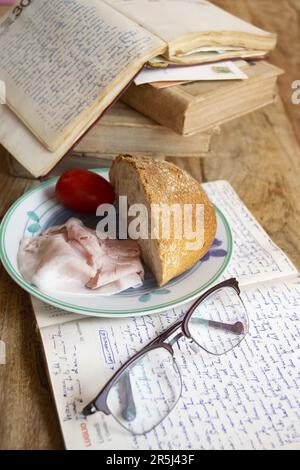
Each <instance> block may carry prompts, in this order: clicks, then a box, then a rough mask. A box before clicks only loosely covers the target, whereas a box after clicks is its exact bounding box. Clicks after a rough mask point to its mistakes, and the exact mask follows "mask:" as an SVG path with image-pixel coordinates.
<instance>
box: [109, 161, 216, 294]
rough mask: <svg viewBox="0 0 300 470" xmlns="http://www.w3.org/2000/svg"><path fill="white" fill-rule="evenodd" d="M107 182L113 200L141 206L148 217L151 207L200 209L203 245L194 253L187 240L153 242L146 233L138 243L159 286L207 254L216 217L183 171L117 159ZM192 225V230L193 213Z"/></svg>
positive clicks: (207, 200) (210, 205)
mask: <svg viewBox="0 0 300 470" xmlns="http://www.w3.org/2000/svg"><path fill="white" fill-rule="evenodd" d="M110 181H111V183H112V186H113V188H114V191H115V193H116V195H117V196H127V198H128V204H129V206H131V205H132V204H136V203H140V204H144V205H145V206H146V207H147V210H148V213H151V205H152V204H165V205H168V206H171V205H174V204H179V205H180V207H182V208H183V207H184V206H185V205H186V204H190V205H193V207H196V205H198V204H202V205H203V208H204V223H203V226H204V232H203V234H204V237H203V242H204V243H201V245H200V246H199V248H198V249H191V248H190V246H191V245H190V242H191V240H188V239H187V238H185V237H184V236H183V237H182V238H181V239H177V238H176V237H174V236H173V237H172V236H171V237H170V238H169V239H165V238H160V237H159V236H158V237H156V239H153V238H152V237H151V235H150V233H149V236H148V237H147V239H141V240H139V241H138V243H139V246H140V248H141V253H142V257H143V260H144V262H145V264H146V265H148V266H149V268H150V269H151V271H152V272H153V274H154V276H155V278H156V280H157V283H158V284H159V285H164V284H166V283H167V282H168V281H170V280H171V279H173V278H174V277H176V276H178V275H180V274H182V273H184V272H185V271H187V270H188V269H189V268H191V267H192V266H193V265H194V264H195V263H196V262H197V261H198V260H200V259H201V258H202V257H203V256H204V255H205V254H206V253H207V252H208V250H209V248H210V247H211V245H212V243H213V240H214V238H215V234H216V225H217V222H216V213H215V210H214V208H213V206H212V204H211V203H210V201H209V199H208V197H207V196H206V194H205V192H204V191H203V190H202V189H201V186H200V184H199V183H198V182H197V181H196V180H195V179H193V178H192V177H191V176H190V175H188V174H187V173H186V172H185V171H183V170H181V169H179V168H178V167H176V166H175V165H173V164H171V163H168V162H162V161H158V160H153V159H151V158H146V157H141V158H133V157H132V156H130V155H120V156H119V157H117V158H116V159H115V161H114V162H113V165H112V168H111V170H110ZM192 225H193V227H194V228H195V226H196V212H195V211H194V215H193V219H192ZM149 230H150V225H149ZM183 233H184V232H183ZM199 236H200V234H199Z"/></svg>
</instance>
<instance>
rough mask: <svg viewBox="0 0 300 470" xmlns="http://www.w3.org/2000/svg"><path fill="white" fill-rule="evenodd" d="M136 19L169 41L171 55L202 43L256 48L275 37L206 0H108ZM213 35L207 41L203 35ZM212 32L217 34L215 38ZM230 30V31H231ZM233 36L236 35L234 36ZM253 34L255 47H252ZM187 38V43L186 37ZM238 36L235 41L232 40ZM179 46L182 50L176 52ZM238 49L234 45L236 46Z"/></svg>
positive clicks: (186, 50) (194, 47)
mask: <svg viewBox="0 0 300 470" xmlns="http://www.w3.org/2000/svg"><path fill="white" fill-rule="evenodd" d="M105 1H106V2H107V3H108V4H109V5H112V6H114V8H117V9H118V10H119V11H121V12H122V13H124V14H126V15H127V16H128V17H130V18H132V19H133V20H134V21H136V22H138V23H139V24H141V25H142V26H144V27H145V28H147V29H148V30H149V31H152V32H153V33H154V34H156V35H158V36H159V37H161V38H162V39H163V40H164V41H166V42H168V43H169V55H170V56H172V55H176V53H177V52H178V53H179V54H182V53H185V52H188V51H189V50H191V49H192V50H193V49H197V48H200V47H201V46H215V47H217V46H222V45H223V46H230V47H232V46H235V47H239V48H240V47H245V48H249V47H251V48H254V49H259V47H258V45H257V47H254V44H255V43H256V42H257V39H258V41H259V40H260V39H261V38H264V40H267V41H268V40H269V41H270V47H272V46H271V43H274V40H275V36H274V35H272V34H271V33H268V32H266V31H264V30H262V29H260V28H257V27H255V26H253V25H251V24H250V23H247V22H245V21H243V20H241V19H240V18H237V17H236V16H233V15H231V14H229V13H227V12H226V11H224V10H222V9H221V8H218V7H216V6H215V5H213V4H211V3H210V2H208V1H205V0H155V1H153V0H105ZM207 33H208V34H209V35H210V38H211V42H210V43H209V42H207V40H209V36H206V38H205V40H204V42H203V40H202V41H201V40H200V37H199V34H200V35H202V36H203V35H205V34H207ZM211 33H215V35H214V37H212V36H211ZM228 33H230V34H228ZM232 36H233V37H232ZM251 37H252V38H253V40H252V43H253V44H252V46H251V41H250V40H251ZM183 38H186V43H185V41H184V40H183ZM233 39H235V43H232V40H233ZM176 45H178V46H179V45H180V48H181V50H180V51H176ZM233 49H234V47H233Z"/></svg>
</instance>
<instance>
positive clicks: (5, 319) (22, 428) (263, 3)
mask: <svg viewBox="0 0 300 470" xmlns="http://www.w3.org/2000/svg"><path fill="white" fill-rule="evenodd" d="M215 3H217V4H219V5H220V6H223V7H226V8H227V9H228V10H230V11H231V12H232V13H235V14H238V15H239V16H241V17H243V18H245V19H246V20H250V21H252V22H253V23H255V24H257V25H258V26H261V27H263V28H265V29H268V30H273V31H276V32H278V33H279V45H278V48H277V50H276V52H274V53H273V54H272V57H271V59H272V62H273V63H275V64H277V65H279V66H280V67H282V68H284V69H285V70H286V72H287V73H286V75H285V76H284V77H283V78H282V79H281V80H280V87H279V88H280V95H281V99H278V102H277V103H276V105H272V106H269V107H268V108H266V109H264V110H262V111H259V112H256V113H253V114H251V115H249V116H247V117H244V118H242V119H239V120H237V121H234V122H231V123H229V124H227V125H225V126H224V127H223V128H222V133H221V135H220V136H218V137H215V140H214V143H213V156H212V157H210V158H207V159H205V160H201V161H200V160H195V159H189V160H182V161H179V160H178V161H177V164H178V165H180V166H183V167H185V168H186V169H188V170H189V171H190V172H191V173H192V174H193V175H194V176H195V177H198V178H203V180H204V181H211V180H217V179H227V180H228V181H230V183H231V184H232V185H233V187H234V188H235V189H236V191H237V192H238V194H239V195H240V197H241V199H242V200H243V201H244V202H245V203H246V205H247V206H248V207H249V209H250V210H251V211H252V212H253V214H254V215H255V216H256V217H257V219H258V220H259V222H260V223H261V224H262V225H263V227H264V228H265V230H266V231H267V232H268V233H269V235H270V236H271V237H272V238H273V240H274V241H275V243H277V244H278V245H279V246H280V247H281V248H282V249H283V250H284V251H285V252H286V253H287V254H288V255H289V257H290V258H291V259H292V260H293V261H294V263H295V264H296V266H297V267H298V268H299V269H300V237H299V234H300V203H299V183H300V149H299V143H300V132H299V131H300V127H299V122H300V106H296V105H293V104H292V102H291V94H292V89H291V83H292V82H293V81H294V80H296V79H300V67H299V57H300V37H299V34H300V31H299V25H298V23H297V18H299V15H300V0H281V1H280V2H274V1H272V0H231V1H229V0H216V1H215ZM0 13H1V10H0ZM2 157H3V150H1V149H0V162H1V164H0V188H1V193H0V215H1V217H2V216H3V215H4V213H5V211H6V210H7V209H8V208H9V206H10V205H11V204H12V203H13V202H14V201H15V200H16V198H18V197H19V196H20V195H21V194H22V193H23V192H24V191H26V190H27V189H28V188H29V187H30V186H31V185H32V183H31V182H30V181H27V180H23V179H15V178H13V177H11V176H8V174H7V169H6V166H5V163H4V160H3V158H2ZM0 339H2V340H3V341H4V342H5V343H6V346H7V365H6V366H0V415H1V419H0V448H1V449H62V448H63V441H62V437H61V433H60V429H59V424H58V419H57V416H56V411H55V407H54V403H53V400H52V396H51V392H50V387H49V384H48V381H47V376H46V371H45V366H44V363H43V358H42V354H41V347H40V344H39V341H38V335H37V334H36V326H35V322H34V317H33V314H32V311H31V306H30V301H29V297H28V295H27V294H26V293H25V292H23V291H22V290H21V289H20V288H19V287H18V286H17V285H16V284H15V283H14V282H13V281H12V280H11V279H10V278H9V276H8V275H7V274H6V272H5V271H4V269H2V267H1V268H0Z"/></svg>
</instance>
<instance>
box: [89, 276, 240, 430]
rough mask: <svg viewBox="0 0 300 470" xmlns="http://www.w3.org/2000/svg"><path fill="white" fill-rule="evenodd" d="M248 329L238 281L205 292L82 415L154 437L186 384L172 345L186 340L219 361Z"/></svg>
mask: <svg viewBox="0 0 300 470" xmlns="http://www.w3.org/2000/svg"><path fill="white" fill-rule="evenodd" d="M248 328H249V322H248V316H247V312H246V309H245V306H244V303H243V301H242V299H241V297H240V289H239V284H238V282H237V280H236V279H230V280H228V281H225V282H222V283H221V284H218V285H217V286H215V287H213V288H211V289H210V290H208V291H207V292H205V293H204V294H203V295H202V296H201V297H200V298H199V299H198V300H197V302H195V303H194V304H193V305H192V307H191V308H190V309H189V310H188V311H187V313H186V314H185V316H184V318H183V319H182V320H180V321H178V322H177V323H175V324H174V325H172V326H171V327H170V328H168V329H167V330H166V331H165V332H164V333H162V334H161V335H160V336H159V337H157V338H156V339H155V340H153V341H151V343H149V344H148V345H147V346H145V347H144V348H143V349H142V350H141V351H140V352H139V353H137V354H136V355H135V356H133V357H132V358H131V359H129V360H128V361H127V362H126V363H125V364H124V365H123V366H122V367H121V368H120V369H119V370H118V371H117V372H116V373H115V375H114V376H113V377H112V378H111V379H110V380H109V382H108V383H107V384H106V385H105V387H104V388H103V389H102V390H101V392H100V393H99V394H98V396H97V397H96V398H95V399H94V400H93V401H92V402H91V403H90V404H89V405H87V406H86V407H85V408H84V410H83V412H82V414H83V415H84V416H89V415H92V414H95V413H96V412H97V411H100V412H103V413H104V414H106V415H112V416H113V417H114V418H115V419H116V420H117V422H118V423H119V424H120V425H121V426H122V427H123V428H125V429H126V430H127V431H130V432H131V433H132V434H134V435H142V434H145V433H148V432H150V431H152V430H153V429H154V428H155V427H156V426H158V424H160V423H161V422H162V421H163V420H164V419H165V418H167V416H168V415H169V414H170V412H171V411H172V410H173V409H174V408H175V406H176V405H177V403H178V401H179V399H180V397H181V393H182V378H181V373H180V369H179V367H178V365H177V362H176V359H175V357H174V349H173V346H174V344H176V343H177V342H178V341H179V340H180V339H181V338H182V337H185V338H187V340H188V342H189V344H190V347H191V349H192V351H193V352H195V353H198V352H199V350H201V349H202V350H204V351H206V352H207V353H209V354H212V355H215V356H221V355H223V354H226V353H228V352H229V351H231V350H232V349H233V348H235V347H237V346H238V345H239V344H240V343H241V341H242V340H243V339H244V338H245V336H246V334H247V332H248ZM176 333H177V334H176ZM173 335H175V337H174V336H173Z"/></svg>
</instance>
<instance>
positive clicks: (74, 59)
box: [0, 0, 276, 176]
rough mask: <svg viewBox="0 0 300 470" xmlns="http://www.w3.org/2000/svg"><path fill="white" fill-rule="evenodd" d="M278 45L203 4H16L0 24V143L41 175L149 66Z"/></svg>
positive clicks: (126, 0)
mask: <svg viewBox="0 0 300 470" xmlns="http://www.w3.org/2000/svg"><path fill="white" fill-rule="evenodd" d="M275 44H276V35H274V34H272V33H268V32H266V31H263V30H261V29H259V28H256V27H255V26H252V25H250V24H249V23H246V22H244V21H242V20H240V19H238V18H236V17H234V16H232V15H230V14H228V13H227V12H225V11H223V10H221V9H219V8H217V7H216V6H214V5H212V4H211V3H209V2H207V1H205V0H201V1H199V2H191V1H188V0H176V1H170V0H157V1H155V2H153V1H150V0H51V2H49V1H48V0H39V1H35V0H27V1H26V2H24V1H23V0H22V1H20V0H19V1H18V2H17V3H16V4H15V5H14V6H13V7H12V9H11V10H10V11H9V12H8V13H7V15H6V16H4V18H3V19H2V20H1V22H0V80H1V81H2V82H3V83H5V86H6V105H1V106H0V143H2V145H3V146H4V147H6V149H7V150H8V151H9V152H11V153H12V154H13V155H14V156H15V158H16V159H17V160H18V161H19V162H20V163H22V164H23V165H24V166H25V167H26V168H27V169H28V170H29V171H31V172H32V173H33V174H34V175H35V176H41V175H45V174H47V173H48V172H49V171H50V170H51V168H53V166H54V165H55V164H56V163H57V162H58V161H59V160H60V159H61V158H62V157H63V156H64V155H65V154H66V153H67V152H68V151H69V150H70V149H71V148H72V147H74V146H75V144H76V143H77V142H78V140H79V139H81V138H82V137H83V135H84V134H85V133H86V132H87V131H88V130H89V129H90V127H91V126H92V125H93V124H94V123H95V122H96V121H97V120H98V119H99V118H100V117H101V116H102V114H103V113H104V112H105V111H106V110H107V108H108V107H109V106H110V105H111V104H112V103H113V102H114V101H115V100H116V99H117V98H118V96H119V95H120V94H121V93H122V92H123V91H124V89H125V88H126V86H127V85H128V84H129V83H130V82H131V80H132V79H133V78H134V77H135V75H136V74H137V73H138V72H139V71H140V70H141V68H142V67H143V66H144V65H145V64H146V63H152V65H158V66H166V65H168V64H172V63H203V62H207V61H219V60H224V59H225V58H226V59H227V58H235V57H261V56H264V55H265V54H266V53H267V52H268V51H270V50H271V49H273V48H274V46H275Z"/></svg>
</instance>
